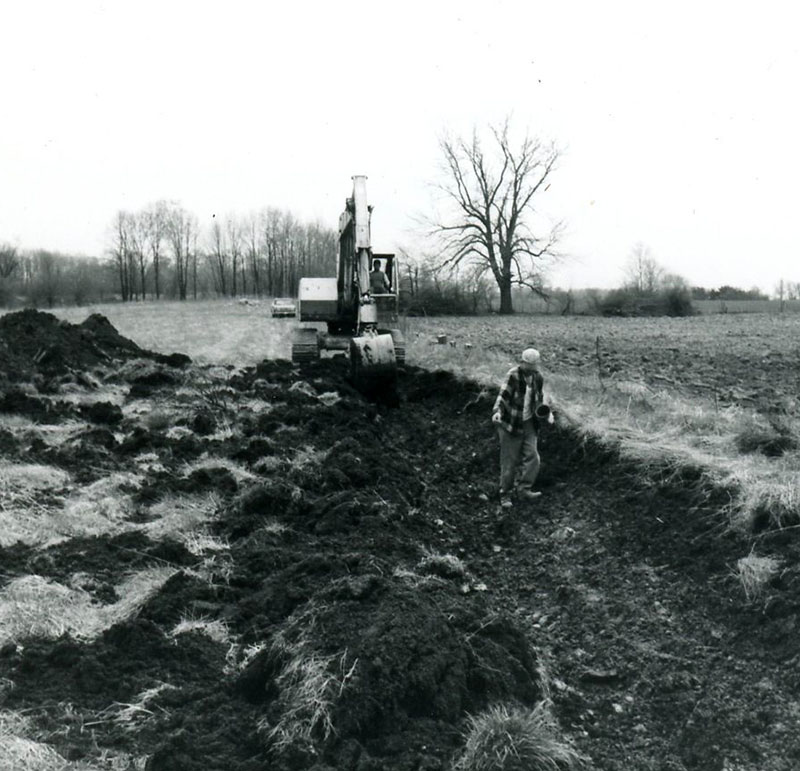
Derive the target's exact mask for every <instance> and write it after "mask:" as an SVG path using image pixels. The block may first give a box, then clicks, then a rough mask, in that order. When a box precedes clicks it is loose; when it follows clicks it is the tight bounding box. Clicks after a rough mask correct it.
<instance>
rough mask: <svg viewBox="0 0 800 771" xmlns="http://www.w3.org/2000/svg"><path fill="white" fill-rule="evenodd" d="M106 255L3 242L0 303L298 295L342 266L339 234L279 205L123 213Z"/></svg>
mask: <svg viewBox="0 0 800 771" xmlns="http://www.w3.org/2000/svg"><path fill="white" fill-rule="evenodd" d="M108 243H109V247H108V250H107V253H106V255H105V256H103V257H87V256H82V255H81V256H79V255H70V254H64V253H62V252H57V251H48V250H44V249H35V250H21V249H19V248H17V247H15V246H13V245H11V244H7V243H6V244H0V307H6V308H8V307H14V306H20V305H33V306H35V307H48V308H52V307H55V306H57V305H84V304H87V303H99V302H110V301H114V300H122V301H123V302H131V301H138V300H159V299H170V300H172V299H177V300H187V299H190V298H191V299H198V298H208V297H242V296H248V297H270V296H279V295H289V296H293V295H295V294H296V293H297V285H298V282H299V280H300V278H301V277H302V276H304V275H306V276H332V275H335V272H336V250H337V234H336V231H335V230H333V229H331V228H326V227H324V226H323V225H320V224H318V223H305V222H302V221H300V220H299V219H297V218H296V217H295V216H294V215H293V214H292V213H291V212H288V211H284V210H281V209H277V208H267V209H264V210H263V211H260V212H256V213H251V214H248V215H245V216H239V215H233V214H231V215H226V216H222V217H216V216H214V217H212V219H211V222H210V223H205V224H202V225H201V223H200V221H199V219H198V217H197V216H196V215H194V214H193V213H191V212H189V211H187V210H186V209H185V208H184V207H183V206H181V205H180V204H178V203H175V202H171V201H157V202H155V203H152V204H150V205H148V206H146V207H144V208H142V209H141V210H139V211H119V212H117V214H116V216H115V217H114V220H113V222H112V223H111V225H110V227H109V235H108Z"/></svg>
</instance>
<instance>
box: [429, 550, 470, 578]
mask: <svg viewBox="0 0 800 771" xmlns="http://www.w3.org/2000/svg"><path fill="white" fill-rule="evenodd" d="M417 567H418V568H419V570H420V571H421V572H422V573H432V574H433V575H436V576H441V577H442V578H463V577H464V576H466V574H467V567H466V565H465V564H464V563H463V561H462V560H460V559H459V558H458V557H456V556H455V555H453V554H439V553H438V552H432V551H429V550H426V552H425V555H424V556H423V557H422V559H421V560H420V561H419V564H418V566H417Z"/></svg>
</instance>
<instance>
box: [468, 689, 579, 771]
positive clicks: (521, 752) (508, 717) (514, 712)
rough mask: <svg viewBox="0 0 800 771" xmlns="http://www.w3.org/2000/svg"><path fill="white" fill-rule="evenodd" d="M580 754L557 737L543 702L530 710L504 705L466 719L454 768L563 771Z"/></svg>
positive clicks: (484, 770) (573, 762)
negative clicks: (467, 720) (464, 732)
mask: <svg viewBox="0 0 800 771" xmlns="http://www.w3.org/2000/svg"><path fill="white" fill-rule="evenodd" d="M582 762H583V759H582V757H581V755H580V754H579V753H578V752H577V750H575V749H574V748H573V747H572V745H571V744H570V743H569V742H567V741H566V740H565V739H564V738H562V737H561V735H560V732H559V729H558V725H557V724H556V722H555V719H554V718H553V716H552V714H551V713H550V709H549V706H548V705H547V704H546V703H545V702H541V703H539V704H538V705H537V706H536V707H534V708H533V709H528V708H526V707H518V706H510V707H509V706H506V705H504V704H501V705H496V706H493V707H490V708H489V709H487V710H486V711H485V712H481V713H480V714H478V715H474V716H471V717H470V718H469V722H468V726H467V733H466V744H465V746H464V749H463V750H462V751H461V753H460V754H459V756H458V757H457V758H456V760H455V762H454V764H453V767H454V768H455V769H456V771H564V770H565V769H573V768H578V767H579V766H580V765H581V764H582Z"/></svg>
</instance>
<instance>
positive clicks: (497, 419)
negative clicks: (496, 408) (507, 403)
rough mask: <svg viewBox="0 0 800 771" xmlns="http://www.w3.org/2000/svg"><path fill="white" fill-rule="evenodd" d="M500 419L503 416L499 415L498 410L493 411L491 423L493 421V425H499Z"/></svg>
mask: <svg viewBox="0 0 800 771" xmlns="http://www.w3.org/2000/svg"><path fill="white" fill-rule="evenodd" d="M502 420H503V418H501V417H500V413H499V412H493V413H492V423H494V424H495V425H497V426H499V425H500V423H501V421H502Z"/></svg>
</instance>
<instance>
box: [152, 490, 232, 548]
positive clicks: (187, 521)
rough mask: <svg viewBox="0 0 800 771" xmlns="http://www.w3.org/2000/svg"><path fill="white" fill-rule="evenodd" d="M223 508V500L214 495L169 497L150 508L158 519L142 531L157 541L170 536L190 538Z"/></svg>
mask: <svg viewBox="0 0 800 771" xmlns="http://www.w3.org/2000/svg"><path fill="white" fill-rule="evenodd" d="M220 505H221V504H220V498H219V496H218V495H217V494H216V493H213V492H211V493H207V494H204V495H183V496H178V495H168V496H165V497H164V498H162V499H161V500H160V501H158V502H157V503H154V504H153V505H152V506H151V507H150V509H149V514H150V516H151V517H154V519H153V520H152V521H150V522H147V523H146V524H145V525H142V526H141V529H142V530H144V531H145V532H146V533H147V534H148V535H149V536H150V537H151V538H153V539H155V540H159V539H163V538H166V537H167V536H183V537H184V538H189V537H191V536H192V534H193V533H195V531H197V530H198V529H199V528H201V526H203V525H204V524H205V523H206V522H208V521H209V520H212V519H214V518H215V517H216V515H217V513H218V512H219V510H220ZM197 537H198V538H199V535H198V536H197ZM206 543H209V542H208V541H206Z"/></svg>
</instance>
